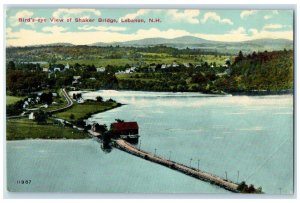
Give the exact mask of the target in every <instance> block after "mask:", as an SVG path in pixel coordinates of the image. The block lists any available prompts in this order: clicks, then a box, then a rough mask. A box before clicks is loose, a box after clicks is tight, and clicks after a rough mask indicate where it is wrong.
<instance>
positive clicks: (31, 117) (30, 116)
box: [28, 112, 35, 120]
mask: <svg viewBox="0 0 300 203" xmlns="http://www.w3.org/2000/svg"><path fill="white" fill-rule="evenodd" d="M28 119H30V120H34V119H35V116H34V113H33V112H31V113H30V114H29V116H28Z"/></svg>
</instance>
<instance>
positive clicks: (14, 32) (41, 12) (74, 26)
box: [6, 8, 293, 46]
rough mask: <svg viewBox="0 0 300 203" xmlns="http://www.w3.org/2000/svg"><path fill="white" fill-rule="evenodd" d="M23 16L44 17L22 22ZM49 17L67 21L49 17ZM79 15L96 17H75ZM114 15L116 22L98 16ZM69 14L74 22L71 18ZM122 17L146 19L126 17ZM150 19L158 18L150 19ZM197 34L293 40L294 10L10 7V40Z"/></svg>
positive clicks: (9, 42) (33, 41) (82, 40)
mask: <svg viewBox="0 0 300 203" xmlns="http://www.w3.org/2000/svg"><path fill="white" fill-rule="evenodd" d="M20 18H24V19H28V18H34V19H36V20H37V19H41V20H42V19H43V20H46V22H19V19H20ZM51 18H56V19H63V22H51V21H50V19H51ZM76 18H89V19H94V22H75V19H76ZM99 18H101V19H106V20H111V19H115V20H116V21H117V23H111V22H98V19H99ZM68 19H71V22H67V20H68ZM124 19H143V20H145V22H142V23H126V22H122V20H124ZM149 19H159V20H160V22H155V23H150V22H149ZM181 36H195V37H200V38H203V39H207V40H214V41H226V42H233V41H246V40H253V39H262V38H271V39H278V38H281V39H289V40H293V11H292V10H220V9H218V10H201V9H94V8H84V9H80V8H71V9H67V8H34V9H31V8H7V9H6V45H7V46H30V45H40V44H51V43H72V44H75V45H84V44H92V43H96V42H106V43H109V42H123V41H130V40H139V39H144V38H155V37H163V38H168V39H171V38H176V37H181Z"/></svg>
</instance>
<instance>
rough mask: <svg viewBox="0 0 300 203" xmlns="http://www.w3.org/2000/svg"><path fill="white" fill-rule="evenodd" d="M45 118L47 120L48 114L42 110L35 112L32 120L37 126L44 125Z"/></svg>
mask: <svg viewBox="0 0 300 203" xmlns="http://www.w3.org/2000/svg"><path fill="white" fill-rule="evenodd" d="M47 118H48V114H47V113H46V112H44V111H42V110H39V111H37V112H36V113H35V114H34V120H35V121H36V122H37V123H38V124H44V123H47Z"/></svg>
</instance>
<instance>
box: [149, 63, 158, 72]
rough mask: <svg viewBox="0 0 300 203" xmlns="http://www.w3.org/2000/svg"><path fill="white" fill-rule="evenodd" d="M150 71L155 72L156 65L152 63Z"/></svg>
mask: <svg viewBox="0 0 300 203" xmlns="http://www.w3.org/2000/svg"><path fill="white" fill-rule="evenodd" d="M148 70H149V71H152V72H155V70H156V65H152V66H150V67H149V68H148Z"/></svg>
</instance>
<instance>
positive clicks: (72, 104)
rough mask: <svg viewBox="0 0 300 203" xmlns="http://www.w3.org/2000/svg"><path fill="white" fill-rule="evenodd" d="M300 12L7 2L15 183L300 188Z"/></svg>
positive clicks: (49, 188) (72, 187)
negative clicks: (299, 19)
mask: <svg viewBox="0 0 300 203" xmlns="http://www.w3.org/2000/svg"><path fill="white" fill-rule="evenodd" d="M293 25H294V8H290V9H287V8H282V9H280V8H278V9H274V8H269V9H266V8H264V9H242V8H241V9H236V8H234V9H233V8H232V9H230V8H226V9H221V8H218V9H208V8H201V7H198V8H193V9H191V8H186V9H184V8H178V9H174V8H161V9H150V8H139V9H137V8H101V7H91V8H87V7H84V8H78V7H77V8H74V7H73V8H72V7H70V8H66V7H59V6H57V7H50V8H46V7H36V6H24V7H10V6H8V7H7V8H6V27H5V29H6V36H5V43H6V47H5V49H6V58H5V62H6V175H7V177H6V184H7V185H6V189H7V191H8V192H11V193H17V192H50V193H57V192H59V193H70V192H74V193H101V194H102V193H114V194H115V193H121V194H124V193H127V194H128V193H129V194H145V193H147V194H166V193H167V194H169V193H170V194H224V195H234V194H237V193H242V194H248V195H249V194H254V195H262V196H264V195H293V194H294V150H295V149H294V35H295V33H294V26H293Z"/></svg>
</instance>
